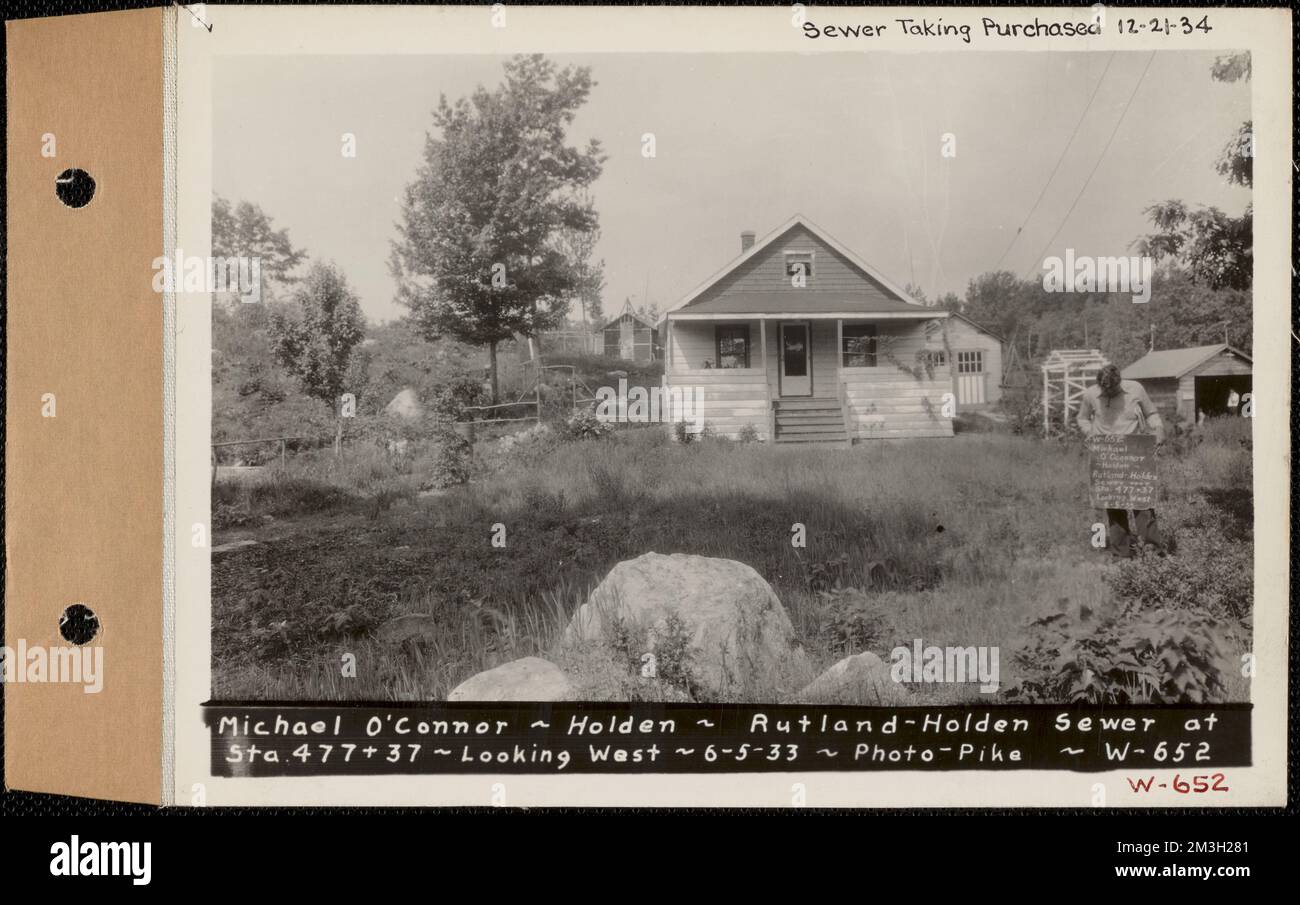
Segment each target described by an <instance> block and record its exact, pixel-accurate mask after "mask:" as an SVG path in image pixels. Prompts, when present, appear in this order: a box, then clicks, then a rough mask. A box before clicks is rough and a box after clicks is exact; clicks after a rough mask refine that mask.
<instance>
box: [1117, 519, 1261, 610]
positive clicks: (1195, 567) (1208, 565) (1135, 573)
mask: <svg viewBox="0 0 1300 905" xmlns="http://www.w3.org/2000/svg"><path fill="white" fill-rule="evenodd" d="M1110 582H1111V587H1112V589H1113V590H1114V592H1115V595H1116V597H1117V598H1118V599H1120V600H1122V601H1126V602H1128V603H1130V604H1131V605H1134V606H1138V607H1144V608H1155V607H1165V608H1169V609H1178V610H1199V611H1204V612H1207V613H1210V614H1211V615H1214V616H1218V617H1221V618H1222V617H1231V618H1233V619H1241V618H1243V617H1246V616H1249V615H1250V613H1251V608H1252V605H1253V600H1254V593H1255V570H1254V557H1253V555H1252V551H1251V546H1250V545H1249V544H1243V543H1233V542H1228V541H1225V540H1223V539H1222V538H1221V537H1219V536H1217V535H1211V536H1206V535H1204V534H1198V535H1194V536H1192V537H1190V538H1189V539H1188V540H1187V541H1186V542H1185V544H1184V546H1183V548H1182V549H1181V551H1180V553H1179V554H1178V555H1177V556H1160V555H1158V554H1157V553H1155V552H1154V551H1152V550H1151V549H1149V548H1147V547H1143V548H1141V549H1140V550H1139V551H1138V554H1137V555H1136V556H1135V557H1134V558H1132V559H1128V560H1124V561H1122V562H1121V563H1120V566H1119V571H1118V573H1116V574H1115V575H1114V576H1111V578H1110Z"/></svg>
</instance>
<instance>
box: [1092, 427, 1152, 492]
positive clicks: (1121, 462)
mask: <svg viewBox="0 0 1300 905" xmlns="http://www.w3.org/2000/svg"><path fill="white" fill-rule="evenodd" d="M1088 450H1089V452H1090V456H1089V478H1090V481H1089V487H1090V490H1091V494H1092V505H1093V506H1094V507H1095V508H1097V509H1151V508H1153V507H1154V506H1155V504H1156V495H1157V493H1158V492H1159V478H1158V476H1157V475H1156V438H1155V437H1153V436H1151V435H1150V434H1128V435H1126V436H1096V437H1092V438H1090V439H1089V440H1088Z"/></svg>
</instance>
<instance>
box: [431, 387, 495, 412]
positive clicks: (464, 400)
mask: <svg viewBox="0 0 1300 905" xmlns="http://www.w3.org/2000/svg"><path fill="white" fill-rule="evenodd" d="M488 402H489V399H488V394H487V392H486V391H485V390H484V389H483V384H482V383H481V382H479V381H477V380H475V379H474V378H472V377H453V378H452V379H451V380H449V381H447V382H446V383H444V384H443V385H442V386H440V387H439V388H438V391H437V392H436V393H435V394H434V396H433V401H432V404H431V406H430V407H431V408H432V410H433V412H434V414H435V415H437V416H438V417H439V418H441V419H443V420H445V421H464V420H466V419H465V409H467V408H469V407H470V406H475V405H487V404H488Z"/></svg>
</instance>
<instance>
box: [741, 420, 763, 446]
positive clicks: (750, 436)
mask: <svg viewBox="0 0 1300 905" xmlns="http://www.w3.org/2000/svg"><path fill="white" fill-rule="evenodd" d="M736 439H737V440H739V441H740V442H741V443H757V442H758V428H756V427H754V425H752V424H748V423H746V424H745V425H744V426H743V427H742V428H741V429H740V432H739V433H738V434H736Z"/></svg>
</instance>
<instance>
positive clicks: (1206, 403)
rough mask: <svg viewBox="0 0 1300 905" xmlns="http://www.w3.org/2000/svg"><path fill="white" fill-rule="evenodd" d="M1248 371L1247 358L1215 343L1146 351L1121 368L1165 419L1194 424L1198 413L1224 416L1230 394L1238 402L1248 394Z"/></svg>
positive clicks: (1248, 359)
mask: <svg viewBox="0 0 1300 905" xmlns="http://www.w3.org/2000/svg"><path fill="white" fill-rule="evenodd" d="M1251 372H1252V362H1251V358H1250V356H1249V355H1247V354H1246V353H1245V352H1242V351H1241V350H1239V349H1234V348H1233V347H1232V346H1229V345H1227V344H1226V343H1219V344H1218V345H1214V346H1195V347H1192V348H1189V349H1161V350H1160V351H1157V352H1148V353H1147V354H1146V355H1144V356H1142V357H1141V358H1139V359H1138V360H1137V361H1135V362H1133V364H1131V365H1129V366H1128V367H1127V368H1124V370H1123V375H1124V379H1125V380H1136V381H1137V382H1138V383H1140V384H1142V387H1143V389H1145V390H1146V391H1147V395H1148V396H1150V397H1151V401H1152V402H1154V403H1155V405H1156V408H1158V409H1160V411H1161V413H1162V414H1164V415H1165V416H1167V417H1168V416H1172V415H1177V416H1178V417H1179V418H1181V419H1183V420H1184V421H1195V420H1196V417H1197V413H1198V412H1204V413H1205V415H1206V416H1208V417H1213V416H1215V415H1224V414H1228V410H1229V402H1230V401H1231V399H1232V394H1233V393H1234V392H1235V393H1236V395H1237V399H1238V401H1240V398H1241V397H1242V396H1245V395H1246V394H1247V393H1249V392H1250V390H1251V379H1252V373H1251Z"/></svg>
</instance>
